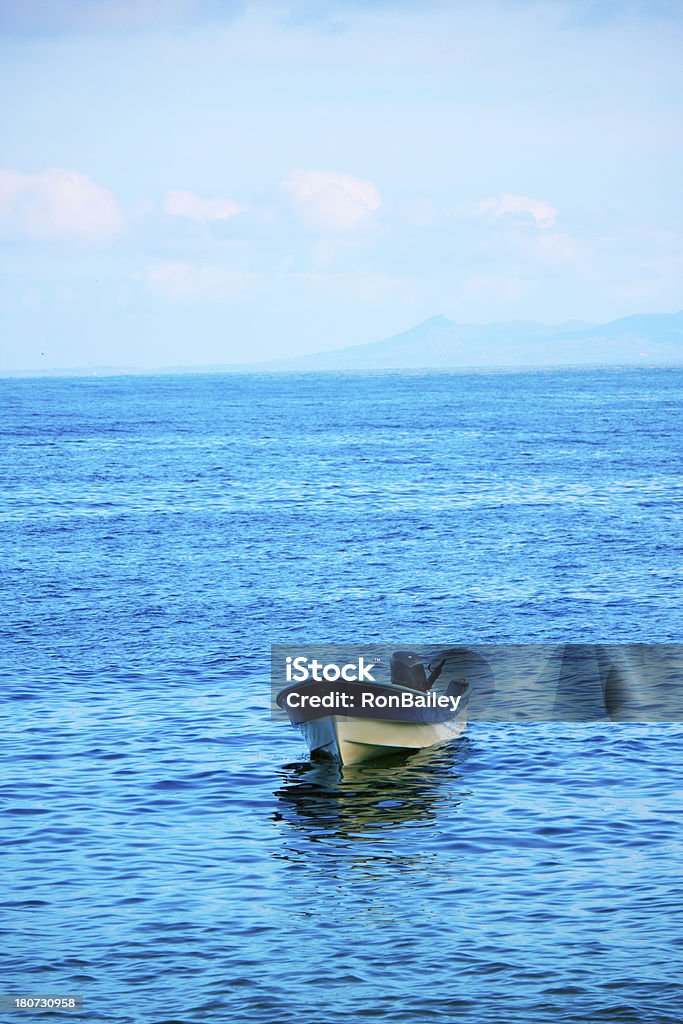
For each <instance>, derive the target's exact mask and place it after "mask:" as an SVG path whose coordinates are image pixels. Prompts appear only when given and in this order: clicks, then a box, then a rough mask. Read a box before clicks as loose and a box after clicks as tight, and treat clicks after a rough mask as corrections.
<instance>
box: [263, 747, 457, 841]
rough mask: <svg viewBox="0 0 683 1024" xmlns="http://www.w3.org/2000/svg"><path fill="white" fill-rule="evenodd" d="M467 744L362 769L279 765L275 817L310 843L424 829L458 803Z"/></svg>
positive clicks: (323, 762) (323, 763)
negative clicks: (411, 827)
mask: <svg viewBox="0 0 683 1024" xmlns="http://www.w3.org/2000/svg"><path fill="white" fill-rule="evenodd" d="M468 747H469V744H468V741H467V739H466V738H464V737H463V738H462V739H460V740H459V741H458V742H456V743H450V744H448V745H445V746H441V747H427V748H424V749H423V750H419V751H417V752H416V753H405V752H402V753H400V754H394V755H391V756H388V757H384V758H382V759H381V761H376V762H372V763H368V764H361V765H347V766H342V765H340V764H339V763H338V762H337V761H335V760H332V759H330V758H324V759H320V760H318V761H301V762H296V763H294V764H288V765H284V767H283V768H282V770H281V773H282V786H281V787H280V788H279V789H278V790H276V791H275V794H274V795H275V797H276V799H277V802H278V804H277V809H276V811H275V814H274V818H275V820H276V821H278V822H284V823H285V824H288V825H291V826H293V827H294V828H296V829H298V830H300V831H301V832H304V833H306V834H307V836H308V837H309V838H310V839H312V840H313V839H316V838H317V839H322V838H324V837H329V838H343V839H348V840H352V841H353V840H362V839H363V838H372V837H374V836H375V834H376V833H385V832H386V831H387V830H388V829H392V828H396V827H399V826H405V825H429V824H430V823H432V822H434V821H435V820H436V819H437V817H440V816H442V815H443V813H444V807H445V805H448V806H449V807H453V806H455V805H457V804H459V803H460V802H461V800H462V799H463V797H464V796H466V795H467V794H466V791H465V790H464V789H463V786H462V785H459V784H458V783H459V782H460V781H461V780H460V772H459V768H460V767H461V766H462V764H463V762H464V761H465V760H466V758H467V753H468Z"/></svg>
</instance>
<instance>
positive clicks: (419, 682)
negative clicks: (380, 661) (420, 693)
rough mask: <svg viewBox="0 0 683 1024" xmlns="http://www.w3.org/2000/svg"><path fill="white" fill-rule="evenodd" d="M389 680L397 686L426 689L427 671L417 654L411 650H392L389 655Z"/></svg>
mask: <svg viewBox="0 0 683 1024" xmlns="http://www.w3.org/2000/svg"><path fill="white" fill-rule="evenodd" d="M391 681H392V683H395V684H396V685H397V686H412V688H413V689H414V690H426V689H428V687H427V673H426V672H425V667H424V665H423V663H422V659H421V658H420V656H419V654H413V652H412V651H394V653H393V654H392V655H391Z"/></svg>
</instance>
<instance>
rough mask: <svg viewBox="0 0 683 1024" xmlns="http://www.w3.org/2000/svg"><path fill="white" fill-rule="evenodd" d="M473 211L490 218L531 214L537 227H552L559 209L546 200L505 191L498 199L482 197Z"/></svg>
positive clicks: (496, 218)
mask: <svg viewBox="0 0 683 1024" xmlns="http://www.w3.org/2000/svg"><path fill="white" fill-rule="evenodd" d="M472 213H474V214H480V215H483V216H486V217H488V218H489V220H498V219H499V218H500V217H507V216H520V215H521V216H529V217H532V218H533V221H534V223H535V224H536V227H537V228H551V227H552V226H553V224H554V223H555V220H556V218H557V210H556V209H555V207H554V206H551V205H550V203H546V202H545V200H543V199H531V198H530V196H515V195H512V194H511V193H510V192H504V193H503V195H501V196H498V197H497V198H496V199H482V201H481V202H480V203H475V205H474V206H473V207H472Z"/></svg>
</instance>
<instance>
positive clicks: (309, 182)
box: [282, 171, 382, 231]
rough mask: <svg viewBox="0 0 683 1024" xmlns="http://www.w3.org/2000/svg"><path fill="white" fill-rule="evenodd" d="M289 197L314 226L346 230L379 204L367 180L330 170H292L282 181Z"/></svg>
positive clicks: (375, 193) (378, 206)
mask: <svg viewBox="0 0 683 1024" xmlns="http://www.w3.org/2000/svg"><path fill="white" fill-rule="evenodd" d="M282 188H283V190H284V192H285V194H286V195H287V196H288V197H289V199H290V200H291V201H292V202H293V203H294V204H295V206H296V207H297V208H298V209H299V210H300V212H301V214H302V216H303V217H304V219H305V220H306V221H307V222H308V223H309V224H310V225H311V226H312V227H315V228H320V229H322V230H328V231H349V230H352V229H353V228H355V227H357V226H359V225H360V224H362V223H363V222H364V221H366V220H367V218H368V217H369V216H370V215H371V214H372V213H374V212H375V210H378V209H379V208H380V206H381V205H382V199H381V197H380V194H379V192H378V190H377V188H376V186H375V185H374V184H373V183H372V182H371V181H364V180H363V179H361V178H353V177H352V176H351V175H350V174H337V173H335V172H331V171H292V173H291V174H290V175H289V176H288V177H287V178H286V179H285V180H284V181H283V182H282Z"/></svg>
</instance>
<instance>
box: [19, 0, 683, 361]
mask: <svg viewBox="0 0 683 1024" xmlns="http://www.w3.org/2000/svg"><path fill="white" fill-rule="evenodd" d="M682 49H683V2H680V0H679V2H658V0H649V2H636V0H632V2H629V0H619V2H617V0H581V2H575V0H542V2H536V3H533V2H526V0H504V2H500V3H496V2H489V0H481V2H477V3H476V4H472V3H470V2H468V0H462V2H461V0H441V2H439V0H413V2H408V0H384V2H382V0H365V2H362V0H356V2H353V0H346V2H343V3H341V2H334V0H298V2H296V0H290V2H285V0H282V2H275V0H272V2H271V0H259V2H251V3H250V2H238V0H235V2H232V0H222V2H219V0H96V2H95V0H50V2H45V0H0V69H1V70H0V76H1V79H2V82H1V86H2V87H1V89H0V268H1V271H2V274H1V278H2V283H1V284H0V330H1V335H0V370H4V371H7V370H18V369H27V370H33V369H48V368H68V367H95V366H118V367H141V368H158V367H165V366H169V367H171V366H191V365H212V364H226V363H240V362H254V361H258V360H261V359H264V360H265V359H270V358H273V357H278V356H294V355H301V354H305V353H309V352H317V351H322V350H329V349H334V348H340V347H343V346H346V345H353V344H361V343H364V342H369V341H374V340H377V339H379V338H383V337H387V336H389V335H391V334H394V333H396V332H398V331H402V330H405V329H406V328H408V327H410V326H412V325H413V324H416V323H418V322H420V321H421V320H424V319H426V318H427V317H430V316H434V315H436V314H444V315H445V316H447V317H450V318H451V319H453V320H455V321H458V322H466V323H472V322H474V323H485V322H491V321H507V320H540V321H543V322H547V323H555V322H560V321H564V320H568V319H581V320H589V321H607V320H612V319H615V318H617V317H621V316H627V315H630V314H632V313H638V312H674V311H676V310H679V309H681V308H683V294H682V292H683V209H682V204H681V201H680V193H681V189H680V182H681V181H683V159H682V157H683V138H682V132H681V124H682V117H681V114H682V110H681V107H682V97H683V90H682V89H681V85H682V79H683V62H682V61H681V59H680V54H681V52H682Z"/></svg>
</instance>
